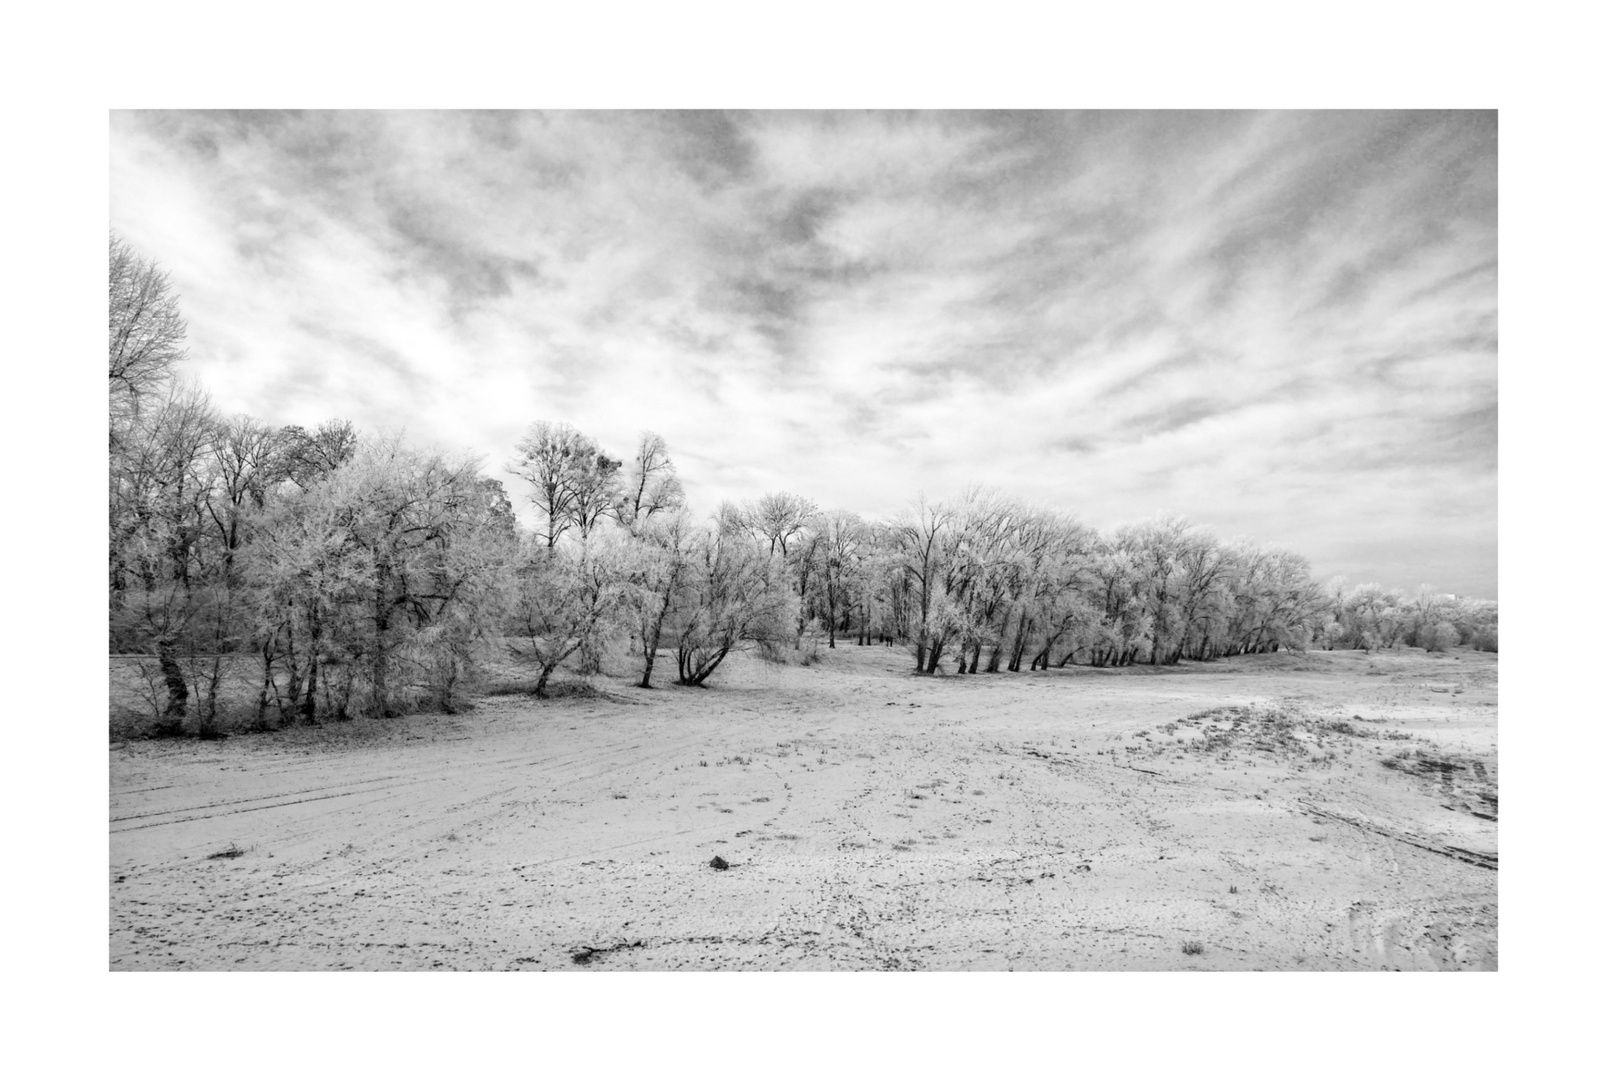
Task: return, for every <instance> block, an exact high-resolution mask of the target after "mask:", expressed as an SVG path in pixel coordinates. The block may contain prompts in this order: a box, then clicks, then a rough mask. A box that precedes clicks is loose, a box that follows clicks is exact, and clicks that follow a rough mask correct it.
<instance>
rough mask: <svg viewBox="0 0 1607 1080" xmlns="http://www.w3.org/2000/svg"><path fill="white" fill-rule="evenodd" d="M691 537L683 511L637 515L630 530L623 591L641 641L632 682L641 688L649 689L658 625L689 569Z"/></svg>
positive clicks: (659, 631) (660, 632)
mask: <svg viewBox="0 0 1607 1080" xmlns="http://www.w3.org/2000/svg"><path fill="white" fill-rule="evenodd" d="M695 535H696V534H695V533H694V531H693V529H692V524H691V519H690V517H689V516H688V515H687V513H686V511H685V510H684V509H678V510H675V511H673V512H671V513H668V514H660V515H658V517H657V518H656V519H652V520H648V519H643V520H642V521H641V522H640V523H638V524H637V526H636V529H635V531H634V533H633V534H631V537H630V541H629V544H630V545H631V549H632V554H631V556H630V557H629V559H628V564H629V566H630V570H629V573H628V578H627V580H628V585H629V587H628V589H627V591H626V594H625V595H626V603H627V606H628V607H629V608H630V610H631V611H632V612H633V613H634V614H635V616H636V627H637V632H638V634H639V635H640V640H641V643H642V678H641V681H640V682H638V683H637V684H636V685H637V686H639V687H641V688H642V689H643V690H651V689H652V688H653V665H654V663H655V661H656V660H657V659H658V647H659V643H660V641H662V640H663V635H664V623H665V620H666V619H668V618H669V615H670V612H671V610H672V609H673V607H674V605H675V601H676V599H677V597H678V596H679V595H680V592H681V588H682V585H683V583H684V581H685V580H686V577H687V574H688V572H689V570H690V567H691V561H690V560H691V554H692V550H693V541H694V538H695Z"/></svg>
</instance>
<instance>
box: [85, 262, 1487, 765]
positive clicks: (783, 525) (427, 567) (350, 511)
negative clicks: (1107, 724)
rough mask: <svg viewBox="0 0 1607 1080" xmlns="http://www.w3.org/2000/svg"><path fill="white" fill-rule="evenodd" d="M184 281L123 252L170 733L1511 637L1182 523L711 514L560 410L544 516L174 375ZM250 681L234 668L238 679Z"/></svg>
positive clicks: (144, 532) (930, 508)
mask: <svg viewBox="0 0 1607 1080" xmlns="http://www.w3.org/2000/svg"><path fill="white" fill-rule="evenodd" d="M184 341H185V324H184V321H183V318H182V316H181V313H180V311H179V308H178V304H177V301H176V298H175V297H174V295H173V291H172V287H171V283H170V281H169V279H168V277H167V276H166V274H165V273H163V272H162V271H161V269H160V268H159V267H158V266H157V265H156V264H155V263H153V262H151V261H150V260H147V259H145V258H143V257H141V256H140V255H138V254H137V253H136V252H134V251H133V250H132V249H130V248H129V247H128V246H127V245H126V244H124V243H123V242H122V241H120V240H119V239H118V238H117V237H116V236H113V237H112V240H111V257H110V324H109V347H108V355H109V364H108V369H109V374H108V385H109V395H110V409H109V419H110V424H109V447H110V470H109V471H110V485H109V491H110V500H109V501H110V509H109V522H110V544H109V556H110V558H109V574H108V579H109V592H110V635H111V649H112V652H113V653H116V654H136V655H138V656H140V657H141V658H143V659H142V660H141V663H140V671H141V672H142V674H143V676H144V678H145V680H146V686H147V689H148V692H149V694H148V697H149V701H150V703H151V706H152V708H153V710H154V711H155V712H157V713H158V714H159V715H160V720H161V723H162V725H164V726H165V727H166V728H167V729H169V730H171V731H179V730H185V729H186V725H193V726H194V728H195V729H196V730H198V731H199V732H201V733H202V734H207V733H211V732H215V731H217V730H218V727H219V724H220V722H221V719H222V713H223V711H224V709H225V708H226V702H227V699H228V696H229V695H228V692H226V690H225V683H226V681H227V680H228V679H229V678H230V677H231V673H237V672H238V671H239V669H240V665H241V664H242V662H246V663H247V667H248V669H249V670H250V671H251V672H252V675H251V683H252V686H253V691H252V695H251V701H249V702H248V703H246V704H245V705H243V706H241V705H240V704H238V703H235V704H233V705H229V706H227V707H231V708H235V709H240V708H244V709H246V710H247V711H249V713H250V723H253V724H255V725H258V726H264V727H267V726H275V725H277V724H280V723H285V722H317V721H319V720H321V719H323V718H342V717H349V716H353V715H393V714H396V713H398V712H401V711H407V710H416V709H421V708H438V709H445V710H448V711H450V710H454V709H457V708H460V707H462V706H463V705H464V704H465V703H466V701H467V700H468V697H469V695H471V694H472V693H474V692H475V691H476V689H477V688H479V687H480V686H481V685H482V680H483V673H484V671H485V669H486V667H487V665H488V663H491V662H494V661H496V660H498V659H502V658H512V659H513V660H515V661H517V662H519V663H520V664H522V665H523V666H524V667H525V668H526V669H527V670H528V672H529V675H530V679H529V683H528V689H529V692H530V693H532V694H534V695H536V696H542V695H544V694H545V693H546V692H547V689H548V686H549V681H550V680H551V678H552V676H553V674H554V673H555V672H556V671H557V670H559V668H560V667H561V666H562V665H565V664H570V665H573V666H576V667H577V668H578V670H580V671H581V672H595V671H597V670H599V669H600V666H601V664H602V662H603V656H604V653H605V652H606V651H607V650H608V649H610V648H618V647H621V646H623V647H624V648H625V649H626V650H627V653H628V655H630V656H632V657H634V660H633V662H634V663H637V664H639V668H638V673H639V674H638V678H637V683H638V685H640V686H642V687H648V688H650V687H652V686H653V685H654V679H655V678H656V677H658V678H663V677H666V676H667V672H664V673H661V672H660V671H659V669H658V666H657V665H658V664H659V663H660V658H661V655H662V654H666V653H668V654H673V657H674V662H675V674H674V679H675V681H676V682H678V683H681V684H684V685H691V686H698V685H702V684H704V683H705V682H706V681H707V680H708V679H709V678H710V677H711V676H712V675H713V674H714V672H715V671H716V670H717V669H718V668H719V666H720V664H721V663H722V662H723V661H724V660H725V658H726V657H727V656H729V655H730V654H731V653H732V652H734V651H737V650H741V649H747V648H755V647H756V648H759V649H760V650H762V651H763V652H764V653H765V654H766V655H768V656H771V657H785V656H788V655H797V654H800V653H801V654H802V655H805V656H812V655H815V653H816V650H818V649H819V648H826V649H835V648H837V646H838V643H839V641H847V640H852V641H853V642H854V643H855V644H857V645H861V646H863V645H869V644H886V645H894V644H896V645H898V646H900V647H905V648H908V649H909V651H910V653H911V655H912V658H913V662H914V668H915V670H916V671H918V672H922V673H926V674H933V673H937V672H939V671H948V670H951V669H952V670H953V671H954V672H956V673H958V674H965V675H975V674H980V673H984V672H999V671H1001V670H1003V671H1019V670H1021V668H1022V665H1023V664H1025V665H1026V666H1027V668H1028V670H1029V671H1030V670H1037V669H1044V668H1049V667H1051V666H1054V667H1064V666H1066V665H1068V664H1087V665H1094V666H1126V665H1132V664H1153V665H1162V664H1176V663H1178V662H1179V661H1182V660H1185V659H1186V660H1212V659H1217V658H1220V657H1229V656H1236V655H1242V654H1246V653H1257V652H1271V651H1277V650H1279V649H1306V648H1311V647H1319V648H1369V649H1370V648H1388V647H1392V646H1395V645H1398V644H1406V645H1417V646H1421V647H1425V648H1430V649H1446V648H1449V647H1451V646H1454V645H1458V644H1470V645H1472V646H1474V647H1475V648H1486V649H1490V650H1492V651H1493V650H1494V649H1495V646H1496V609H1495V605H1494V604H1493V603H1488V602H1481V601H1468V600H1462V599H1459V598H1454V597H1448V596H1444V595H1440V594H1436V593H1434V592H1433V591H1432V590H1429V589H1426V588H1425V589H1423V590H1420V592H1419V594H1418V595H1416V596H1413V597H1407V596H1405V595H1404V594H1402V593H1399V592H1397V591H1392V590H1387V589H1383V588H1380V587H1379V586H1377V585H1364V586H1361V587H1359V588H1356V589H1347V588H1346V587H1345V586H1344V585H1343V584H1335V585H1332V586H1328V587H1323V586H1319V585H1318V584H1317V583H1315V582H1314V581H1313V580H1312V578H1311V576H1310V570H1309V566H1308V564H1307V563H1306V561H1305V560H1304V559H1303V558H1301V557H1300V556H1298V555H1296V554H1295V553H1293V552H1290V551H1286V550H1283V549H1280V548H1273V547H1265V546H1261V545H1257V544H1254V543H1251V542H1249V541H1244V540H1236V541H1232V542H1224V541H1221V540H1219V539H1217V538H1216V537H1215V536H1213V535H1212V534H1211V533H1210V532H1209V531H1207V530H1205V529H1202V528H1198V527H1196V526H1193V525H1190V524H1189V523H1188V522H1186V521H1184V520H1182V519H1180V518H1175V517H1171V518H1163V519H1158V520H1154V521H1148V522H1144V523H1141V524H1137V525H1132V526H1127V527H1123V528H1118V529H1116V530H1114V531H1112V532H1109V533H1101V532H1099V531H1098V530H1095V529H1092V528H1089V527H1087V526H1085V525H1083V524H1080V523H1079V522H1077V521H1076V520H1075V519H1073V518H1071V517H1069V516H1067V515H1065V514H1062V513H1059V512H1056V511H1053V510H1048V509H1044V508H1041V507H1035V506H1032V505H1029V504H1027V503H1024V502H1022V501H1020V500H1018V499H1014V498H1011V497H1008V496H1006V495H1003V494H1000V493H998V492H994V491H989V490H986V489H982V488H976V489H972V490H969V491H966V492H964V493H962V494H961V495H960V496H959V497H958V498H955V499H952V500H949V501H943V502H928V501H927V500H925V499H924V498H918V499H917V500H915V502H914V503H913V504H912V505H911V506H910V508H909V509H908V510H907V511H905V512H904V513H901V514H899V515H896V516H894V517H893V518H891V519H889V520H879V521H878V520H866V519H863V518H861V517H860V516H859V515H857V514H854V513H852V512H849V511H846V510H822V509H821V508H820V507H818V506H817V505H816V504H815V503H814V502H812V501H810V500H808V499H806V498H803V497H800V496H798V495H794V494H791V493H787V492H777V493H771V494H767V495H765V496H763V497H762V498H760V499H757V500H754V501H751V502H747V503H741V504H737V503H727V504H724V505H722V506H720V507H719V508H718V509H717V511H716V512H715V513H714V514H713V515H710V516H708V517H707V518H705V519H702V520H700V519H698V518H697V517H696V516H695V515H694V514H693V513H692V511H691V510H690V508H689V507H688V505H687V501H686V497H685V492H684V490H683V488H682V485H681V483H680V480H679V478H678V476H677V471H676V467H675V464H674V461H673V459H672V458H671V456H670V452H669V448H668V446H667V445H666V444H665V441H664V440H663V439H662V438H661V437H660V436H658V435H657V434H654V433H653V432H643V433H642V435H641V437H640V439H639V440H638V442H637V444H636V446H635V448H634V450H633V452H632V453H631V454H630V455H629V456H625V455H621V456H618V457H615V456H611V455H610V454H609V453H608V452H606V451H605V450H604V448H602V447H601V446H600V445H599V444H598V443H597V442H596V441H595V440H593V439H592V438H591V437H589V436H587V435H586V434H584V433H582V432H580V431H577V430H576V429H574V428H573V427H571V426H569V425H568V424H565V423H561V422H556V421H546V420H544V421H537V422H535V423H533V424H532V425H531V427H530V428H529V430H528V431H527V432H526V433H525V435H524V437H523V438H521V439H520V440H519V442H518V443H517V445H516V446H515V447H514V448H513V451H514V452H513V456H512V458H511V459H510V460H509V462H508V463H507V464H508V467H509V471H510V472H512V473H513V474H515V475H517V476H518V477H519V478H520V479H521V481H522V482H523V484H524V490H523V491H521V492H519V494H520V495H521V496H522V497H523V498H525V499H527V500H528V502H529V504H530V506H531V508H532V510H533V512H534V515H535V526H534V527H533V528H530V529H526V528H524V527H523V526H522V525H521V524H520V523H519V522H518V520H517V518H516V516H515V514H514V508H513V503H512V500H511V498H510V496H509V494H508V493H507V491H506V490H505V489H504V487H503V485H502V484H501V483H500V482H499V481H497V480H496V479H494V478H491V477H488V476H486V475H485V474H484V472H483V471H482V465H481V463H480V462H479V461H477V460H475V459H472V458H469V457H465V456H456V455H452V454H446V453H442V452H438V451H431V450H422V449H419V448H416V447H413V446H410V445H408V444H407V443H406V441H405V440H403V439H402V438H400V437H399V436H396V435H368V434H364V433H360V432H358V431H356V430H355V429H354V428H353V426H352V425H351V424H350V423H349V422H346V421H343V420H331V421H328V422H326V423H324V424H321V425H319V426H317V427H316V428H315V429H313V430H306V429H304V428H302V427H298V426H294V425H292V426H286V427H273V426H270V425H266V424H263V423H260V422H258V421H256V420H254V419H252V418H250V417H247V416H232V417H230V416H223V415H220V414H219V412H218V411H217V410H216V409H215V408H214V407H213V406H212V404H211V403H210V401H209V400H208V398H207V396H206V394H205V393H204V391H202V390H201V389H200V388H198V387H196V386H194V385H193V384H190V383H187V382H185V381H184V380H182V379H180V378H179V377H178V375H177V367H178V365H179V364H180V363H181V361H182V360H183V358H184V355H185V353H184ZM233 677H235V678H238V675H237V674H235V675H234V676H233Z"/></svg>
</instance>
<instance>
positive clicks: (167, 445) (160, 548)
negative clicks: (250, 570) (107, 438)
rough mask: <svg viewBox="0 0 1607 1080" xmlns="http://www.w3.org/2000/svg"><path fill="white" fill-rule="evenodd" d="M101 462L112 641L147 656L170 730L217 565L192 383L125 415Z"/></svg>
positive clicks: (208, 420) (202, 432)
mask: <svg viewBox="0 0 1607 1080" xmlns="http://www.w3.org/2000/svg"><path fill="white" fill-rule="evenodd" d="M127 420H128V422H127V423H126V424H125V425H124V426H123V429H122V438H121V439H120V440H119V442H118V445H117V447H116V448H115V449H114V451H113V453H112V455H111V459H110V464H111V470H110V492H109V493H110V507H109V525H110V545H109V547H110V599H111V629H112V634H113V640H114V641H118V640H121V641H122V642H124V643H125V645H126V646H127V647H131V648H135V649H138V650H139V651H142V652H150V653H154V654H155V655H156V657H157V664H158V667H159V669H160V678H161V682H162V684H163V686H164V687H165V691H166V704H165V705H164V706H163V708H162V713H163V716H164V718H165V720H166V723H167V725H168V726H169V728H171V729H173V730H177V728H178V727H179V725H181V724H182V723H183V721H184V718H185V717H186V715H187V714H188V711H189V698H190V693H189V687H188V684H187V681H186V678H185V673H184V670H183V668H182V666H181V664H180V659H181V657H183V656H184V655H186V654H187V653H188V652H189V651H191V650H190V649H189V633H190V630H191V627H192V624H193V623H194V621H195V619H196V617H197V615H198V614H199V611H200V609H201V607H202V606H203V605H204V604H205V603H206V601H207V599H208V597H207V589H208V588H209V586H210V585H211V584H212V583H213V582H214V580H215V575H216V572H217V570H218V564H217V563H215V562H213V561H212V560H211V559H210V558H209V555H210V553H209V551H208V549H207V545H206V542H205V541H206V537H207V533H206V529H205V524H206V522H205V516H204V515H205V505H206V499H207V496H208V494H209V491H210V487H211V483H210V477H209V475H208V472H207V469H206V459H207V456H208V454H209V451H210V449H211V447H212V445H213V441H214V439H215V438H216V435H217V431H218V422H217V418H216V415H215V413H214V411H213V409H212V405H211V402H210V401H209V400H208V398H207V397H206V395H205V394H204V393H202V392H201V391H200V390H199V389H198V388H196V387H193V386H189V385H185V384H170V385H169V387H168V391H167V393H166V394H165V395H164V396H163V397H162V398H160V399H158V400H156V401H148V402H146V404H145V407H144V408H143V409H141V410H140V411H138V412H137V413H131V414H130V416H129V417H128V418H127Z"/></svg>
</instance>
